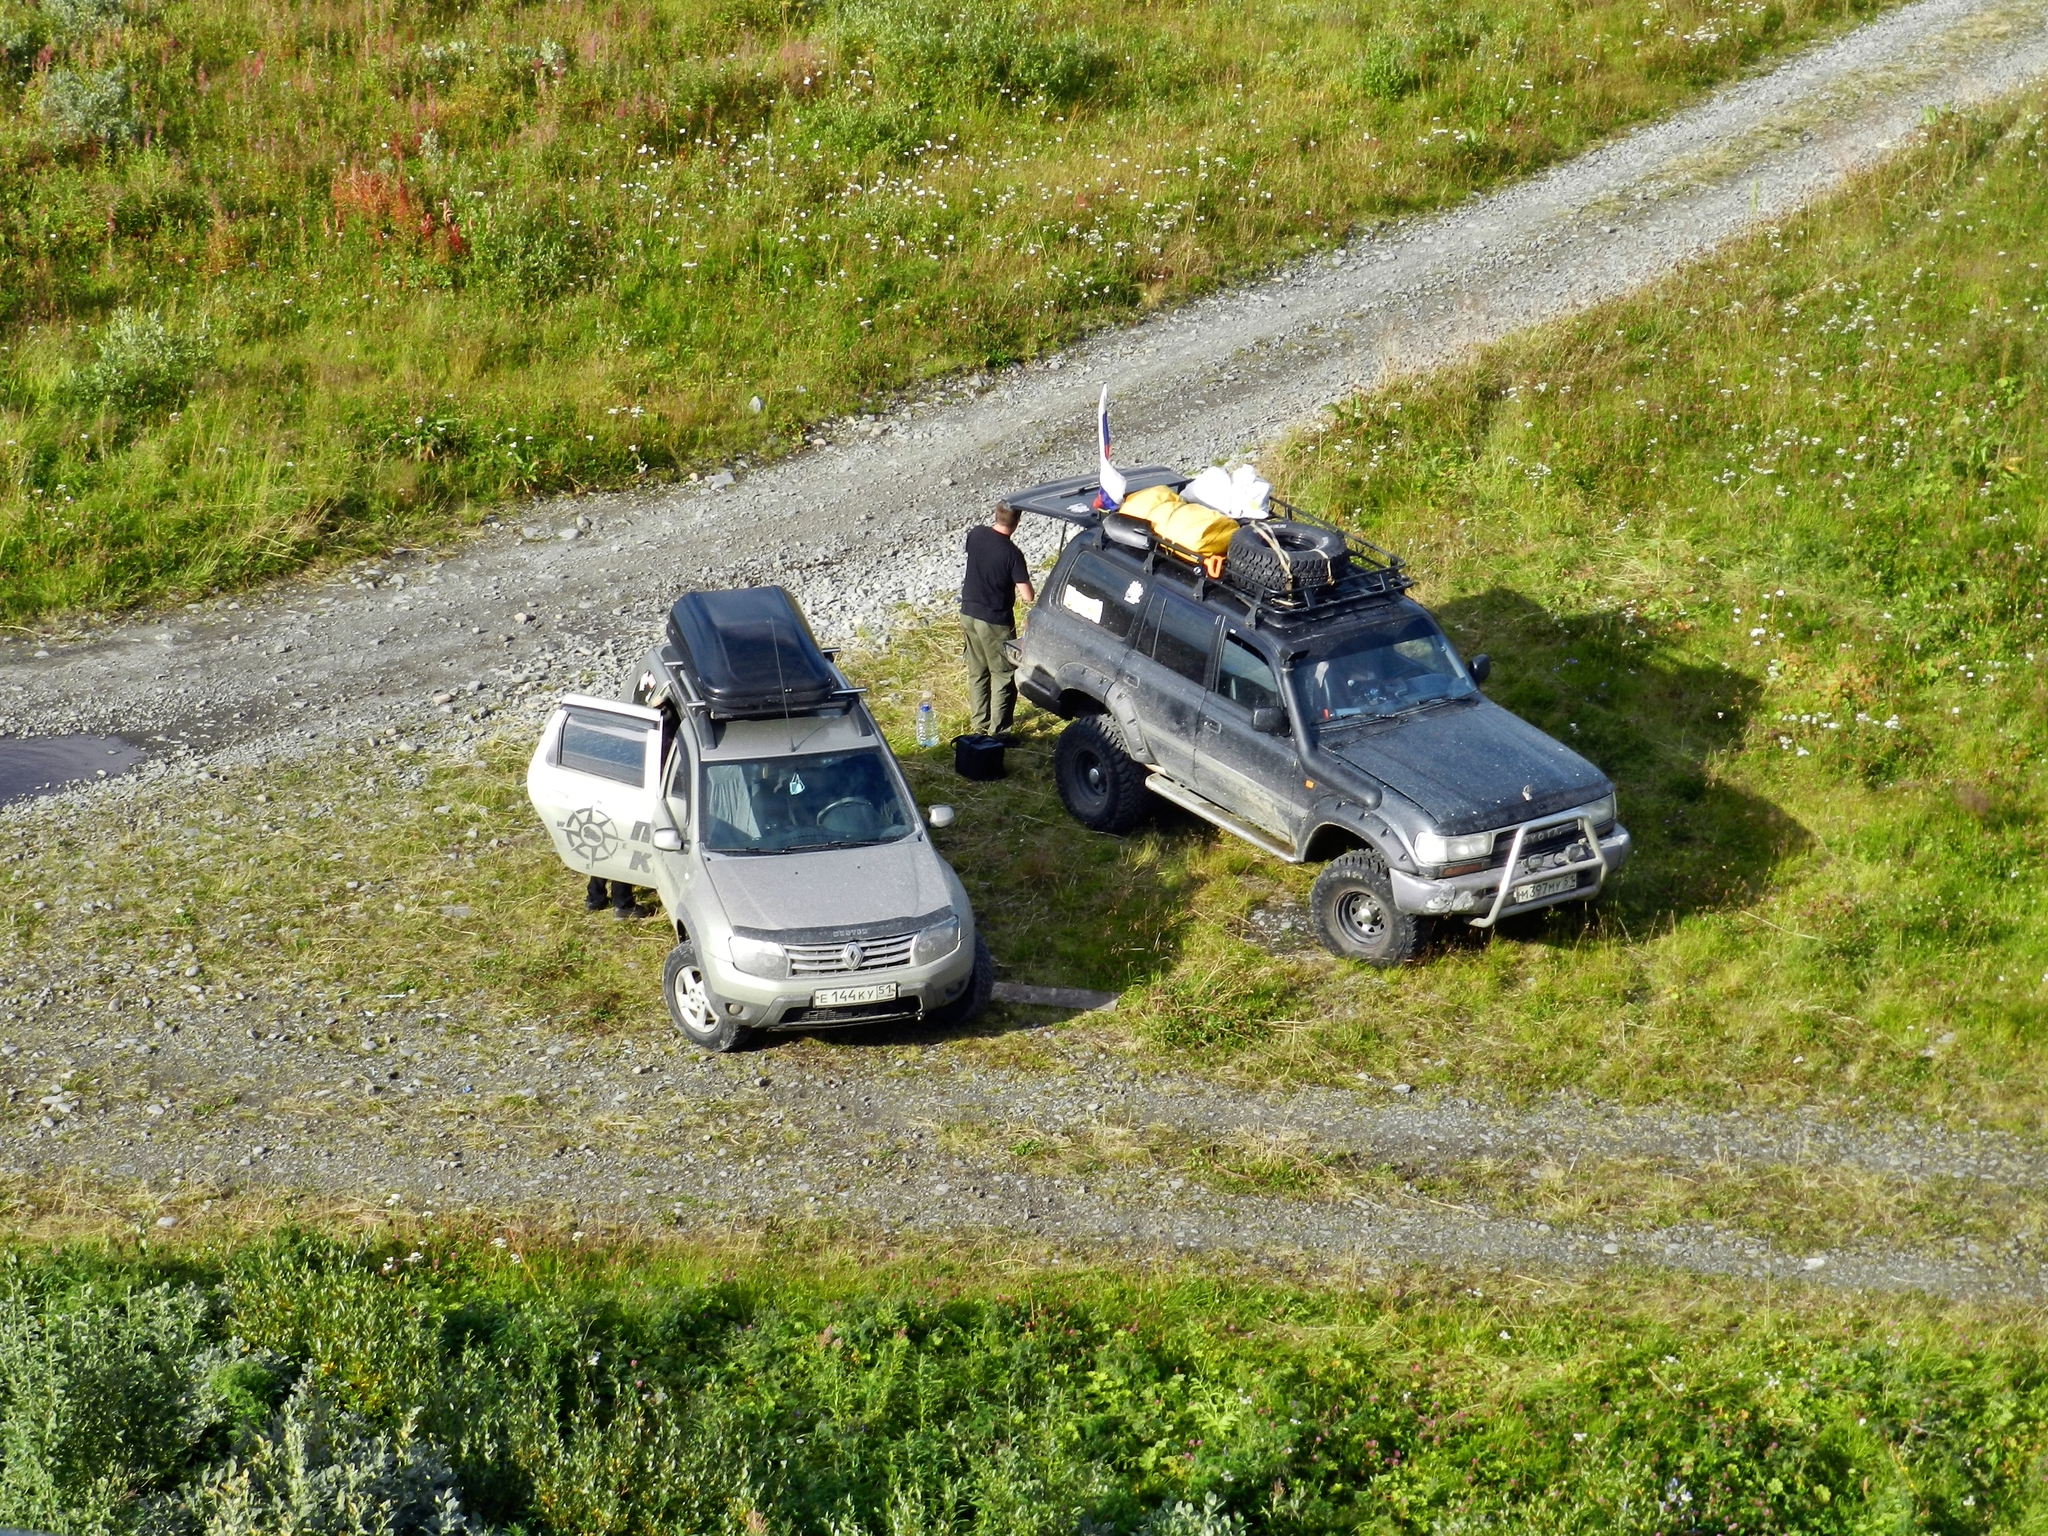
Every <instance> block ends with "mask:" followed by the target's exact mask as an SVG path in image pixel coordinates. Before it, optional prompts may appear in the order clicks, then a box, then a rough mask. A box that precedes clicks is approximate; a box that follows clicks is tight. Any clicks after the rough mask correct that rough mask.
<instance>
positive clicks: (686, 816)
mask: <svg viewBox="0 0 2048 1536" xmlns="http://www.w3.org/2000/svg"><path fill="white" fill-rule="evenodd" d="M526 788H527V794H528V795H529V797H530V798H531V799H532V801H533V806H534V809H535V810H536V811H538V812H539V813H540V816H541V819H542V820H543V821H544V822H545V823H546V824H547V828H548V833H549V836H550V837H552V838H553V840H554V844H555V851H556V852H557V853H558V854H560V855H561V859H562V862H563V863H564V864H567V865H568V866H569V867H570V868H571V869H573V870H575V871H576V872H577V873H579V874H583V875H594V876H598V877H601V878H603V879H607V880H618V881H625V882H627V883H629V884H632V885H636V886H652V887H653V888H654V889H655V890H656V891H657V892H659V893H660V896H661V904H662V908H663V910H664V912H665V913H666V915H667V918H668V921H669V922H670V924H671V925H672V926H673V927H674V929H675V935H676V943H675V947H674V948H673V949H672V950H670V951H669V954H668V959H667V962H666V964H665V965H664V966H663V968H662V991H663V994H664V995H665V997H666V998H667V1000H668V1008H669V1014H670V1016H671V1017H672V1018H673V1019H674V1020H675V1024H676V1027H677V1028H678V1029H680V1030H681V1031H682V1032H683V1034H684V1035H686V1036H688V1037H689V1039H690V1040H691V1041H693V1042H694V1043H695V1044H697V1045H699V1046H702V1047H703V1048H704V1049H706V1050H710V1051H725V1050H731V1049H733V1048H734V1047H735V1046H738V1045H741V1044H743V1043H745V1042H746V1040H747V1039H748V1037H749V1036H750V1035H751V1034H752V1033H753V1032H754V1031H756V1030H771V1029H818V1028H824V1027H829V1026H833V1025H848V1024H868V1023H874V1022H876V1021H879V1020H884V1019H923V1020H926V1021H928V1022H932V1023H938V1024H959V1023H964V1022H966V1021H967V1020H969V1019H971V1018H973V1017H974V1016H975V1015H976V1014H978V1013H980V1012H981V1011H982V1009H984V1008H985V1007H987V1006H988V1000H989V994H990V991H991V989H992V987H993V985H994V967H993V965H992V963H991V961H990V958H989V952H988V947H987V945H986V944H984V943H983V942H982V939H981V936H980V935H979V934H978V933H977V932H976V930H975V924H974V910H973V908H972V907H971V906H970V905H969V904H968V900H967V892H966V891H965V890H964V889H963V888H962V887H961V884H960V880H959V877H958V876H957V875H955V874H954V873H953V870H952V868H951V866H949V865H948V864H947V863H946V861H945V860H944V859H942V858H941V857H939V854H938V851H937V850H936V849H935V848H934V847H933V846H932V842H931V838H930V835H929V834H928V833H927V831H926V829H925V826H924V824H923V822H922V821H921V820H920V819H919V816H918V813H917V809H916V806H915V804H914V802H913V801H912V799H911V795H910V790H909V787H908V786H907V785H906V784H905V783H904V780H903V774H902V771H901V769H899V768H898V766H897V763H896V759H895V758H894V757H893V756H892V755H891V754H890V751H889V747H888V744H887V743H886V742H884V741H883V739H882V733H881V732H880V731H879V730H878V729H877V728H876V726H875V722H874V719H873V717H872V716H870V715H869V713H868V710H867V707H866V705H865V704H864V703H863V702H862V699H861V690H859V689H857V688H855V687H853V686H852V684H850V683H849V682H848V681H847V680H846V678H845V676H844V675H842V674H841V673H840V671H839V669H838V666H837V665H836V663H835V662H834V661H833V659H832V656H831V654H830V653H828V652H826V651H823V650H821V649H820V648H819V647H818V644H817V642H816V641H815V640H814V639H813V638H812V636H811V632H810V628H809V626H808V625H807V624H806V623H805V622H804V618H803V615H802V613H801V612H800V611H798V609H797V606H796V604H795V603H794V602H793V601H792V600H791V598H790V596H789V594H788V593H786V592H784V591H783V590H782V589H781V588H780V587H752V588H746V589H743V590H739V591H728V592H691V593H686V594H684V596H683V597H682V598H680V599H679V600H678V601H677V603H676V604H675V607H674V609H673V610H672V611H671V613H670V615H669V622H668V630H667V634H666V636H665V637H664V639H663V642H662V643H661V644H659V645H656V646H654V647H653V648H652V649H650V650H649V651H648V652H647V655H646V657H645V659H644V661H643V662H642V664H641V666H640V667H639V668H638V669H637V671H636V673H635V674H634V675H633V676H631V677H629V678H628V680H627V682H626V685H625V687H624V688H622V690H621V697H620V698H619V699H616V700H614V699H597V698H584V697H579V696H573V695H572V696H570V697H568V698H565V699H563V700H562V701H561V702H560V703H559V704H558V705H557V706H556V708H555V711H554V713H553V715H552V716H550V718H549V720H548V723H547V727H546V729H544V730H543V731H542V732H541V738H540V744H539V745H538V746H537V747H535V749H534V753H533V759H532V762H531V763H530V764H529V765H528V768H527V773H526ZM930 817H931V823H932V825H933V826H934V827H943V826H946V825H948V824H949V823H950V822H951V820H952V812H951V810H950V809H948V808H947V807H945V806H933V807H932V808H931V811H930Z"/></svg>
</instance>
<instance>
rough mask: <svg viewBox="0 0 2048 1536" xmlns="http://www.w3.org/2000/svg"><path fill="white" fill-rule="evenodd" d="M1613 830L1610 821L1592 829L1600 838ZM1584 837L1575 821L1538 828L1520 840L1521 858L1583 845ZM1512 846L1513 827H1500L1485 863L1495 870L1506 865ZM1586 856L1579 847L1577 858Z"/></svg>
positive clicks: (1580, 827)
mask: <svg viewBox="0 0 2048 1536" xmlns="http://www.w3.org/2000/svg"><path fill="white" fill-rule="evenodd" d="M1613 830H1614V823H1613V822H1611V821H1610V822H1608V823H1607V825H1606V826H1604V827H1595V828H1594V831H1595V832H1597V833H1598V834H1599V835H1600V836H1601V837H1605V836H1607V834H1608V833H1610V832H1612V831H1613ZM1585 835H1586V829H1585V828H1584V827H1582V826H1580V825H1579V823H1578V822H1576V821H1561V822H1559V823H1558V824H1557V825H1556V826H1554V827H1542V828H1539V829H1538V830H1537V831H1534V832H1531V833H1530V834H1529V835H1528V836H1527V837H1525V838H1523V839H1522V857H1523V859H1524V860H1527V859H1528V858H1529V857H1530V855H1532V854H1538V853H1548V852H1550V850H1551V849H1552V848H1554V847H1556V846H1557V845H1558V844H1559V843H1565V842H1576V843H1583V842H1584V840H1585ZM1514 845H1515V829H1514V828H1513V827H1502V828H1501V829H1500V830H1499V831H1498V832H1496V833H1494V834H1493V855H1492V857H1491V858H1489V859H1488V860H1487V862H1488V863H1489V864H1491V865H1492V866H1493V867H1494V868H1495V869H1498V868H1500V866H1501V865H1503V864H1505V863H1507V861H1508V850H1509V849H1510V848H1512V847H1514ZM1587 856H1588V853H1587V850H1586V849H1584V848H1583V847H1581V848H1580V850H1579V853H1578V857H1580V858H1585V857H1587Z"/></svg>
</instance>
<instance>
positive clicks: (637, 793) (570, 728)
mask: <svg viewBox="0 0 2048 1536" xmlns="http://www.w3.org/2000/svg"><path fill="white" fill-rule="evenodd" d="M660 771H661V715H660V713H659V712H658V711H656V710H652V709H646V708H643V707H641V706H639V705H636V704H623V703H620V702H619V701H617V700H615V699H592V698H585V697H582V696H581V695H577V694H571V695H569V696H568V697H566V698H564V699H563V700H562V701H561V702H560V703H559V704H557V705H556V706H555V712H554V713H553V714H552V715H550V716H549V717H548V723H547V725H546V727H545V728H544V729H543V730H542V731H541V736H540V744H539V745H538V746H536V747H535V748H534V749H533V758H532V760H531V761H530V762H529V763H528V764H527V766H526V793H527V797H528V798H529V799H530V800H532V802H533V808H534V810H536V811H538V812H539V813H540V818H541V820H542V822H543V823H545V824H546V826H547V829H548V836H549V837H550V838H551V839H552V840H553V841H554V845H555V852H556V853H557V854H558V855H559V856H560V857H561V860H562V862H563V863H564V864H566V865H568V866H569V867H570V868H571V869H573V870H575V871H576V872H577V873H578V874H584V875H599V876H602V877H603V878H605V879H607V880H624V881H627V882H628V883H630V884H633V885H652V884H654V851H655V850H654V828H655V826H656V825H657V824H659V823H660V822H661V821H663V820H665V819H666V818H665V817H664V815H663V813H662V811H661V809H660V794H659V790H658V789H657V787H656V786H657V783H658V775H659V774H660Z"/></svg>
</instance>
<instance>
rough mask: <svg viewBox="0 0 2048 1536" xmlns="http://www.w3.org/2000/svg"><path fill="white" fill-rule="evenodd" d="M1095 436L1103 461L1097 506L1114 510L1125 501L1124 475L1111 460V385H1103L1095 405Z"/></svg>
mask: <svg viewBox="0 0 2048 1536" xmlns="http://www.w3.org/2000/svg"><path fill="white" fill-rule="evenodd" d="M1095 437H1096V443H1097V446H1098V449H1099V452H1100V458H1101V463H1100V464H1099V465H1098V466H1097V471H1096V479H1097V481H1098V483H1100V485H1101V486H1102V489H1101V490H1099V491H1097V492H1096V493H1095V507H1096V510H1097V511H1100V512H1114V511H1115V510H1116V509H1117V508H1118V507H1120V506H1122V505H1123V502H1124V477H1123V474H1122V473H1121V471H1119V470H1118V469H1117V467H1116V466H1115V465H1114V464H1112V463H1110V462H1109V386H1108V385H1107V384H1105V385H1103V386H1102V398H1101V399H1100V400H1098V401H1097V402H1096V405H1095Z"/></svg>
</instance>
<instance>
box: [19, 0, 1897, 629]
mask: <svg viewBox="0 0 2048 1536" xmlns="http://www.w3.org/2000/svg"><path fill="white" fill-rule="evenodd" d="M1864 8H1867V6H1866V0H1769V3H1756V0H1659V3H1657V4H1655V5H1652V6H1647V7H1641V6H1636V5H1633V4H1622V3H1620V0H1588V3H1584V4H1575V5H1571V6H1550V5H1548V4H1538V3H1535V0H1476V3H1474V4H1470V5H1466V6H1464V7H1462V8H1460V9H1458V10H1457V11H1455V12H1448V11H1437V10H1433V9H1431V8H1429V7H1422V6H1416V7H1405V6H1404V7H1395V8H1391V9H1388V8H1379V7H1371V8H1368V7H1363V6H1354V5H1350V4H1332V5H1326V6H1318V7H1306V6H1300V5H1296V4H1292V3H1282V0H1238V3H1235V4H1231V5H1228V6H1216V5H1210V4H1206V3H1200V4H1198V3H1188V0H1173V3H1162V4H1140V3H1136V0H1101V3H1096V4H1086V3H1081V0H1068V3H1065V4H1062V5H1058V6H1052V7H1048V8H1046V9H1045V10H1043V11H1042V12H1038V13H1028V12H1026V11H1024V10H1023V9H1021V8H1018V7H1014V6H1008V5H1003V4H993V5H988V6H977V7H973V8H970V9H969V10H968V11H966V12H963V13H961V15H960V16H959V17H958V18H954V17H953V16H952V14H951V12H950V11H949V10H947V9H946V8H943V7H939V6H936V5H932V4H929V3H925V0H846V3H844V4H841V5H837V6H833V5H819V4H813V3H803V0H799V3H795V4H791V3H774V4H771V3H768V0H667V3H664V4H659V5H649V6H635V7H628V8H625V9H623V10H622V9H620V8H618V7H616V6H612V5H609V4H601V3H598V0H571V3H565V4H550V5H545V6H542V5H530V4H518V3H511V0H491V3H484V4H480V5H473V6H463V5H453V4H427V3H414V4H400V5H376V6H367V5H364V4H361V3H340V0H337V3H332V4H321V5H310V6H308V5H295V4H285V3H283V0H255V3H247V4H244V3H235V4H227V3H223V0H129V3H128V4H127V5H126V7H125V9H126V14H125V17H124V15H123V6H122V3H121V0H67V3H65V4H63V5H61V6H59V5H47V6H41V7H37V6H33V5H25V4H24V0H0V622H6V621H9V620H12V621H17V622H18V621H20V620H22V619H25V618H30V617H33V616H35V615H37V614H42V613H47V612H49V611H51V610H53V609H62V608H66V607H81V606H83V607H90V606H95V605H99V606H104V605H111V604H119V603H124V602H130V601H135V600H138V599H143V598H149V597H155V596H162V595H167V594H178V595H184V596H196V595H200V594H201V593H203V592H204V591H205V590H207V589H208V588H211V587H218V586H221V585H223V584H227V585H232V584H236V583H241V582H247V581H251V580H255V579H258V578H260V577H262V576H264V575H267V574H270V573H274V572H277V571H281V570H286V569H289V568H291V567H293V566H295V565H297V564H300V563H302V562H304V561H306V560H307V559H310V558H313V557H315V556H317V555H318V554H320V553H321V552H322V551H326V550H331V549H335V548H350V547H353V548H357V549H361V548H364V547H371V546H378V545H382V544H388V543H390V542H393V541H395V540H403V541H413V542H417V541H418V540H421V539H424V538H430V537H432V536H434V535H436V534H440V533H446V532H447V531H449V530H450V529H452V528H453V527H455V526H457V525H458V524H459V523H461V522H462V521H464V520H466V519H467V518H468V516H469V515H470V514H469V513H468V512H467V511H466V509H467V508H468V507H469V506H470V505H471V503H472V502H474V501H479V500H480V501H482V502H484V503H489V502H493V501H497V500H502V499H503V498H506V497H510V496H514V495H517V494H521V493H524V492H527V491H538V490H549V491H555V490H568V489H571V488H578V487H585V486H595V485H607V484H612V485H615V484H620V483H627V482H631V481H634V480H635V479H637V478H639V477H642V476H660V475H664V474H669V473H673V472H678V471H682V470H686V469H688V468H689V467H690V466H692V465H701V464H706V463H709V462H713V461H716V460H718V459H721V458H726V457H729V456H731V455H734V454H736V453H743V454H772V453H774V452H776V451H779V450H781V449H783V448H785V447H787V446H788V445H790V444H792V443H794V442H795V441H797V440H798V438H799V436H800V434H801V428H802V426H803V424H804V423H805V422H807V421H812V420H816V419H819V418H820V417H822V416H825V415H829V414H831V413H835V412H839V411H844V410H848V409H850V408H853V407H856V406H858V405H859V404H860V403H861V402H863V401H866V400H870V399H872V398H874V397H876V396H877V395H880V394H886V393H889V392H893V391H896V390H900V389H903V388H906V387H911V386H914V384H915V383H916V381H917V380H919V379H920V378H923V377H927V376H929V375H932V374H935V373H938V372H941V371H945V370H952V369H958V368H971V367H978V366H983V365H986V364H990V363H998V362H1002V361H1005V360H1009V359H1015V358H1018V357H1024V356H1029V355H1032V354H1034V353H1036V352H1038V351H1040V350H1041V349H1044V348H1046V347H1049V346H1052V345H1056V344H1058V343H1059V342H1060V341H1062V340H1063V339H1064V338H1067V337H1069V336H1071V335H1073V334H1074V333H1075V332H1076V331H1078V330H1079V329H1080V328H1082V327H1084V326H1086V325H1090V324H1097V323H1101V322H1103V321H1105V320H1109V319H1112V318H1115V317H1118V316H1122V315H1127V314H1130V313H1132V312H1133V311H1135V310H1137V309H1138V308H1140V307H1142V306H1145V305H1149V304H1152V303H1156V302H1158V301H1160V300H1162V299H1167V298H1171V297H1173V296H1175V295H1179V294H1184V293H1187V292H1190V291H1194V290H1197V289H1200V288H1202V287H1203V286H1205V285H1208V284H1211V283H1213V282H1215V281H1216V280H1217V279H1218V278H1219V277H1221V276H1224V275H1226V274H1228V273H1231V272H1233V271H1238V270H1242V269H1243V268H1245V267H1246V266H1248V265H1251V264H1256V263H1260V262H1264V261H1269V260H1271V259H1273V258H1274V257H1276V256H1279V255H1282V254H1285V253H1287V252H1289V251H1293V250H1297V249H1300V248H1302V247H1304V246H1306V245H1311V244H1315V243H1318V242H1323V241H1327V240H1330V239H1332V238H1336V237H1339V236H1341V235H1342V234H1343V233H1344V232H1345V231H1346V230H1348V229H1349V228H1351V227H1353V226H1354V225H1355V224H1357V223H1358V222H1360V221H1370V220H1372V219H1374V218H1377V217H1381V216H1385V215H1389V214H1397V213H1401V212H1404V211H1408V210H1411V209H1416V208H1426V207H1431V206H1435V205H1438V204H1440V203H1442V202H1444V201H1446V200H1450V199H1455V198H1456V197H1458V196H1460V195H1462V194H1463V193H1464V192H1465V191H1467V190H1468V189H1470V188H1473V187H1477V186H1483V185H1487V184H1490V183H1493V182H1497V181H1499V180H1500V179H1502V178H1504V177H1509V176H1513V175H1516V174H1519V173H1522V172H1525V171H1527V170H1529V169H1531V168H1533V167H1536V166H1541V165H1543V164H1546V163H1549V162H1551V161H1554V160H1556V159H1557V158H1558V157H1560V156H1562V155H1565V154H1568V153H1570V152H1572V151H1573V150H1575V149H1577V148H1579V147H1581V146H1582V145H1584V144H1585V143H1587V142H1588V141H1589V140H1590V139H1592V138H1594V137H1596V136H1598V135H1600V134H1602V133H1605V132H1607V131H1609V130H1611V129H1613V128H1614V127H1615V126H1617V125H1619V124H1623V123H1627V122H1631V121H1635V120H1639V119H1642V118H1644V117H1647V116H1650V115H1652V114H1654V113H1656V112H1658V111H1661V110H1663V109H1665V108H1667V107H1669V106H1670V105H1671V104H1673V103H1674V102H1676V101H1678V100H1681V99H1683V98H1684V97H1686V96H1687V95H1689V94H1691V93H1693V92H1695V91H1697V90H1698V89H1699V88H1700V87H1702V86H1704V85H1706V84H1708V83H1710V82H1712V81H1715V80H1719V79H1723V78H1725V77H1727V76H1728V75H1729V74H1730V73H1731V72H1733V71H1734V70H1735V69H1737V68H1738V67H1740V65H1741V64H1742V63H1743V62H1744V61H1746V60H1748V59H1752V58H1754V57H1757V56H1758V55H1760V54H1762V53H1764V52H1766V51H1768V50H1770V49H1774V48H1781V47H1784V46H1787V45H1789V44H1792V43H1796V42H1798V41H1800V40H1802V39H1806V38H1810V37H1812V36H1814V35H1815V34H1816V33H1818V32H1820V31H1823V30H1825V29H1826V28H1827V27H1828V26H1829V25H1831V24H1833V23H1835V22H1837V21H1839V20H1841V19H1843V18H1844V17H1846V16H1848V15H1850V14H1851V13H1853V12H1854V11H1856V10H1859V9H1864ZM152 317H153V318H152ZM756 399H758V400H759V401H760V402H761V406H760V408H759V409H758V411H757V410H755V409H753V408H751V402H752V401H754V400H756Z"/></svg>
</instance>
